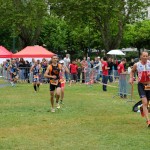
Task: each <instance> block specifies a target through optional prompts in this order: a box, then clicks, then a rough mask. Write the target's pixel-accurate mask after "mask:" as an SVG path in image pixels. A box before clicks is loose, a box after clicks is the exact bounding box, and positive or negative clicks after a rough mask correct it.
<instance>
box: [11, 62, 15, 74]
mask: <svg viewBox="0 0 150 150" xmlns="http://www.w3.org/2000/svg"><path fill="white" fill-rule="evenodd" d="M10 72H11V73H13V74H15V73H16V72H17V67H16V65H15V64H12V65H11V69H10Z"/></svg>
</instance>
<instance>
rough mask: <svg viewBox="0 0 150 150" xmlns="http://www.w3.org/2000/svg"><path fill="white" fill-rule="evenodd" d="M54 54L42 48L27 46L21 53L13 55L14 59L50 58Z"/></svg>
mask: <svg viewBox="0 0 150 150" xmlns="http://www.w3.org/2000/svg"><path fill="white" fill-rule="evenodd" d="M53 55H55V54H54V53H52V52H50V51H48V50H47V49H45V48H44V47H42V46H38V45H36V46H27V47H26V48H24V49H23V50H21V51H20V52H18V53H16V54H13V55H12V57H13V58H50V57H52V56H53Z"/></svg>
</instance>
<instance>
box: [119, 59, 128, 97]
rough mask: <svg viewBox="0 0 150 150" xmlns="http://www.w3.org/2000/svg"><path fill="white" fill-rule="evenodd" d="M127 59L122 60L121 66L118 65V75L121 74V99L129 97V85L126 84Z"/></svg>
mask: <svg viewBox="0 0 150 150" xmlns="http://www.w3.org/2000/svg"><path fill="white" fill-rule="evenodd" d="M125 63H126V59H125V58H122V59H121V62H120V64H119V65H118V67H117V68H118V74H119V90H120V91H119V93H120V98H126V97H127V92H126V89H127V84H126V75H125V73H126V72H125V67H124V65H125Z"/></svg>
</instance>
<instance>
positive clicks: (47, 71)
mask: <svg viewBox="0 0 150 150" xmlns="http://www.w3.org/2000/svg"><path fill="white" fill-rule="evenodd" d="M49 70H50V66H48V67H47V69H46V71H45V73H44V77H46V78H53V79H56V76H55V75H53V76H52V75H49Z"/></svg>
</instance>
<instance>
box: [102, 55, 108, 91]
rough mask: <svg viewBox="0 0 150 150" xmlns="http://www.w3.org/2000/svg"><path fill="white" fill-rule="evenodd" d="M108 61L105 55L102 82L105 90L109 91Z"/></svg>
mask: <svg viewBox="0 0 150 150" xmlns="http://www.w3.org/2000/svg"><path fill="white" fill-rule="evenodd" d="M108 69H109V68H108V63H107V58H106V57H104V58H103V61H102V75H103V76H102V83H103V91H107V82H108Z"/></svg>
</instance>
